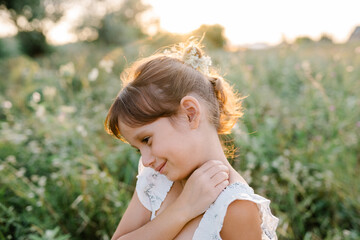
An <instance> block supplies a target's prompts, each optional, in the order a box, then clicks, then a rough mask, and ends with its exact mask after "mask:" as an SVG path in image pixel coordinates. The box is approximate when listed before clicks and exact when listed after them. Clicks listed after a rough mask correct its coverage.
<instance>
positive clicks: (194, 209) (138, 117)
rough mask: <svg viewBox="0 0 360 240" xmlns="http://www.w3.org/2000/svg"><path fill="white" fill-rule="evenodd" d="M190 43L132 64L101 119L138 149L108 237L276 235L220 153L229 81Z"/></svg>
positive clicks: (261, 202) (229, 108)
mask: <svg viewBox="0 0 360 240" xmlns="http://www.w3.org/2000/svg"><path fill="white" fill-rule="evenodd" d="M210 65H211V60H210V58H209V57H208V56H205V55H204V53H203V51H202V49H201V48H200V47H199V45H198V44H196V43H194V42H190V43H187V44H179V45H177V46H174V47H172V48H171V49H170V50H168V51H166V52H164V53H157V54H155V55H153V56H151V57H148V58H145V59H142V60H140V61H138V62H136V63H135V64H134V65H133V66H132V67H131V68H130V69H128V70H127V71H126V72H125V73H124V74H123V76H122V78H123V83H124V84H123V88H122V90H121V91H120V92H119V94H118V96H117V97H116V99H115V101H114V102H113V104H112V106H111V108H110V110H109V113H108V115H107V117H106V121H105V127H106V129H107V131H108V132H109V133H110V134H113V135H114V136H116V137H117V138H119V139H121V140H123V141H125V142H127V143H129V144H131V146H133V147H134V148H136V149H137V150H138V151H139V152H140V153H141V160H140V161H139V173H138V176H137V184H136V191H135V192H134V195H133V197H132V200H131V201H130V203H129V206H128V208H127V210H126V211H125V213H124V215H123V217H122V219H121V221H120V223H119V225H118V227H117V229H116V231H115V233H114V235H113V237H112V239H114V240H115V239H119V240H120V239H121V240H125V239H131V240H135V239H142V240H143V239H154V240H159V239H164V240H165V239H179V240H180V239H186V240H189V239H194V240H210V239H224V240H229V239H236V240H239V239H246V240H252V239H277V236H276V233H275V230H276V227H277V224H278V219H277V218H276V217H274V216H273V215H272V214H271V211H270V208H269V204H270V201H269V200H268V199H266V198H264V197H262V196H259V195H257V194H255V193H254V191H253V189H252V188H251V187H249V185H248V184H247V183H246V181H245V180H244V179H243V178H242V177H241V176H240V174H239V173H238V172H237V171H236V170H234V169H233V168H232V166H231V165H230V164H229V162H228V161H227V159H226V156H225V154H224V151H223V148H222V143H221V141H220V139H219V134H227V133H229V132H230V131H231V128H232V127H233V126H234V124H235V122H236V121H237V119H238V118H239V117H240V116H241V115H242V112H241V103H240V99H239V98H238V96H237V95H236V94H235V93H234V92H233V90H232V88H231V87H230V85H229V84H228V83H227V82H226V81H225V80H224V79H223V78H222V77H221V76H219V75H218V74H217V73H216V72H215V71H214V70H212V69H210Z"/></svg>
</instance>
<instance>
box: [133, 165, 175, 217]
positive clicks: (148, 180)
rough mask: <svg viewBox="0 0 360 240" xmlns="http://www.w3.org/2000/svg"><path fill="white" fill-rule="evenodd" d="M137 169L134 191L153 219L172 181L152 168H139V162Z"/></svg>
mask: <svg viewBox="0 0 360 240" xmlns="http://www.w3.org/2000/svg"><path fill="white" fill-rule="evenodd" d="M141 165H142V164H141ZM139 170H140V171H139V174H138V176H137V179H138V180H137V182H136V193H137V195H138V197H139V200H140V202H141V203H142V205H144V207H145V208H147V209H148V210H149V211H151V220H153V219H154V218H155V213H156V211H157V210H158V209H159V208H160V206H161V203H162V202H163V201H164V200H165V198H166V195H167V193H168V192H169V191H170V189H171V186H172V184H173V182H172V181H170V180H169V179H167V178H166V176H165V175H162V174H160V173H159V172H156V171H155V170H154V169H152V168H148V167H142V169H140V164H139Z"/></svg>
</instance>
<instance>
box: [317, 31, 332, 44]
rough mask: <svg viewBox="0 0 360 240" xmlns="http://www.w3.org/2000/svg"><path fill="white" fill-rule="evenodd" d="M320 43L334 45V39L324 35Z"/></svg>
mask: <svg viewBox="0 0 360 240" xmlns="http://www.w3.org/2000/svg"><path fill="white" fill-rule="evenodd" d="M319 42H320V43H333V39H332V37H331V36H330V35H328V34H325V33H324V34H322V35H321V37H320V40H319Z"/></svg>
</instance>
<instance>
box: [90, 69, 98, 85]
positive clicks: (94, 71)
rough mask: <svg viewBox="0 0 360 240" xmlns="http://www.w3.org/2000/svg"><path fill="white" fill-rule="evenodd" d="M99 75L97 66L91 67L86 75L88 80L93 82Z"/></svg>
mask: <svg viewBox="0 0 360 240" xmlns="http://www.w3.org/2000/svg"><path fill="white" fill-rule="evenodd" d="M98 76H99V70H98V69H97V68H93V69H91V71H90V72H89V75H88V79H89V81H90V82H94V81H95V80H96V79H97V78H98Z"/></svg>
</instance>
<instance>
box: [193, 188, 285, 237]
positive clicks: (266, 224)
mask: <svg viewBox="0 0 360 240" xmlns="http://www.w3.org/2000/svg"><path fill="white" fill-rule="evenodd" d="M235 200H248V201H252V202H254V203H256V204H257V206H258V208H259V211H260V215H261V220H262V223H261V229H262V240H276V239H277V236H276V232H275V231H276V227H277V225H278V222H279V219H278V218H276V217H275V216H273V215H272V213H271V210H270V200H268V199H266V198H264V197H262V196H260V195H257V194H255V193H254V190H253V189H252V188H251V187H249V186H248V185H246V184H244V183H234V184H231V185H229V186H228V187H226V188H225V189H224V191H223V192H222V193H221V194H220V195H219V197H218V198H217V199H216V201H215V202H214V203H213V204H212V205H211V206H210V207H209V209H208V210H207V211H206V212H205V214H204V216H203V218H202V220H201V221H200V224H199V227H198V228H197V229H196V231H195V234H194V237H193V240H208V239H221V237H220V231H221V229H222V226H223V223H224V218H225V215H226V211H227V208H228V206H229V205H230V204H231V203H232V202H233V201H235Z"/></svg>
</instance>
